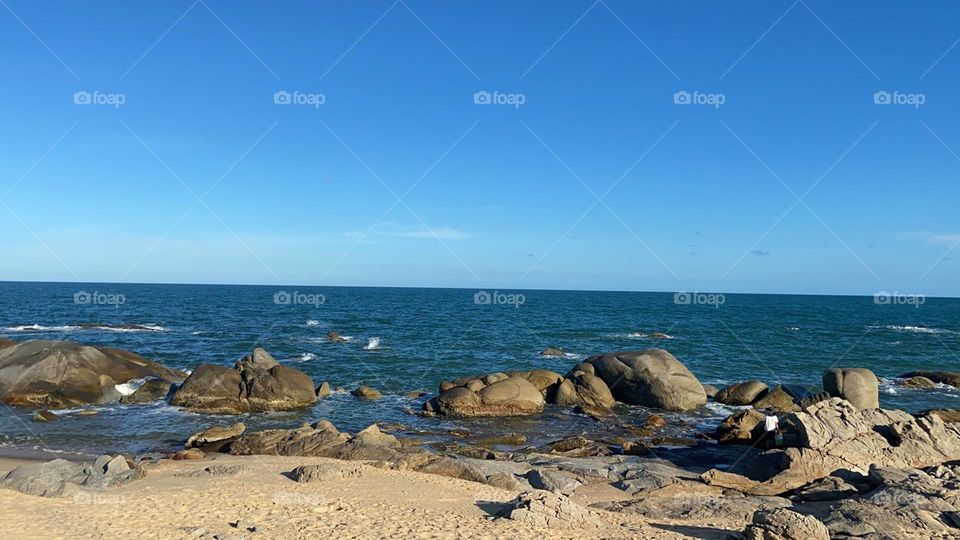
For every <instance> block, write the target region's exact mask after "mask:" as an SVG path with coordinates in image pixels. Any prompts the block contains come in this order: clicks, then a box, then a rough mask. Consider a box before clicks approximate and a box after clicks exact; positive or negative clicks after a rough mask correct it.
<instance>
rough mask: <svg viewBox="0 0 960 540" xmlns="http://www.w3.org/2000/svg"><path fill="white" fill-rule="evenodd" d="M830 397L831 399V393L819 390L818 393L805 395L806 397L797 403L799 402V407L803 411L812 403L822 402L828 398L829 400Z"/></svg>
mask: <svg viewBox="0 0 960 540" xmlns="http://www.w3.org/2000/svg"><path fill="white" fill-rule="evenodd" d="M794 399H796V398H794ZM828 399H830V394H829V393H827V392H818V393H816V394H809V395H807V396H804V397H802V398H800V401H798V402H796V403H797V405H798V406H799V409H798V410H801V411H802V410H804V409H806V408H807V407H810V406H811V405H814V404H816V403H820V402H821V401H826V400H828Z"/></svg>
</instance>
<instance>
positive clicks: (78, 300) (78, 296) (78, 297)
mask: <svg viewBox="0 0 960 540" xmlns="http://www.w3.org/2000/svg"><path fill="white" fill-rule="evenodd" d="M92 298H93V297H92V296H91V295H90V293H88V292H87V291H79V292H76V293H74V294H73V303H74V304H77V305H87V304H89V303H90V300H91V299H92Z"/></svg>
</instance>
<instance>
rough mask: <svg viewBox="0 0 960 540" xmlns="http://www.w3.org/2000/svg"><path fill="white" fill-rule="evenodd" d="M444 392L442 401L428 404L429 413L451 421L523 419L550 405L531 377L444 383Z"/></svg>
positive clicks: (490, 377) (492, 377) (491, 377)
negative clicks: (499, 418) (498, 417)
mask: <svg viewBox="0 0 960 540" xmlns="http://www.w3.org/2000/svg"><path fill="white" fill-rule="evenodd" d="M529 373H533V372H529ZM501 376H502V377H501ZM558 377H559V375H558ZM561 378H562V377H561ZM535 380H536V379H535ZM539 382H542V381H539ZM440 391H441V393H440V395H439V396H438V397H436V398H434V399H431V400H429V401H427V402H426V403H424V405H423V411H424V412H425V413H427V414H435V415H439V416H451V417H473V416H521V415H527V414H535V413H539V412H541V411H543V407H544V405H545V404H546V400H545V399H544V396H543V393H541V390H540V389H539V388H538V387H537V386H535V385H534V383H533V382H531V381H530V380H528V378H527V377H523V376H513V377H511V376H508V375H506V374H504V373H494V374H491V375H486V376H484V377H482V378H471V379H468V380H466V381H463V380H462V379H461V380H458V381H454V382H453V383H443V384H441V386H440Z"/></svg>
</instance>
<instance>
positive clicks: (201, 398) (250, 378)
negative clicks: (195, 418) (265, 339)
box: [170, 348, 317, 414]
mask: <svg viewBox="0 0 960 540" xmlns="http://www.w3.org/2000/svg"><path fill="white" fill-rule="evenodd" d="M316 401H317V395H316V392H315V391H314V386H313V380H312V379H310V377H309V376H308V375H307V374H306V373H304V372H302V371H300V370H298V369H294V368H291V367H288V366H283V365H280V364H279V363H278V362H277V361H276V360H275V359H274V358H273V357H272V356H270V353H268V352H267V351H265V350H263V349H259V348H258V349H254V351H253V352H252V353H250V354H249V355H247V356H245V357H244V358H242V359H241V360H239V361H238V362H237V363H236V365H235V366H234V368H233V369H230V368H228V367H226V366H220V365H215V364H201V365H199V366H197V369H195V370H194V371H193V373H191V374H190V376H189V377H188V378H187V380H186V381H184V382H183V384H182V385H180V387H179V388H178V389H177V391H176V392H174V394H173V396H172V397H171V398H170V404H171V405H175V406H178V407H184V408H186V409H190V410H193V411H197V412H205V413H210V414H240V413H245V412H260V411H285V410H290V409H297V408H300V407H306V406H309V405H313V404H314V403H316Z"/></svg>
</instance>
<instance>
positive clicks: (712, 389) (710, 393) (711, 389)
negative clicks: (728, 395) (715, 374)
mask: <svg viewBox="0 0 960 540" xmlns="http://www.w3.org/2000/svg"><path fill="white" fill-rule="evenodd" d="M703 391H704V392H706V393H707V397H708V398H711V399H713V398H714V397H716V396H717V394H718V393H719V392H720V391H719V390H717V387H716V386H714V385H712V384H705V385H703Z"/></svg>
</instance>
